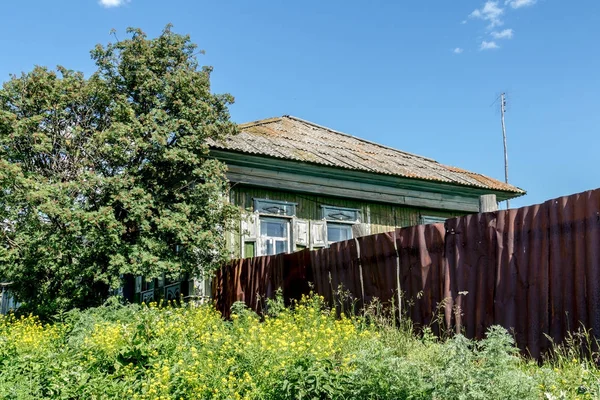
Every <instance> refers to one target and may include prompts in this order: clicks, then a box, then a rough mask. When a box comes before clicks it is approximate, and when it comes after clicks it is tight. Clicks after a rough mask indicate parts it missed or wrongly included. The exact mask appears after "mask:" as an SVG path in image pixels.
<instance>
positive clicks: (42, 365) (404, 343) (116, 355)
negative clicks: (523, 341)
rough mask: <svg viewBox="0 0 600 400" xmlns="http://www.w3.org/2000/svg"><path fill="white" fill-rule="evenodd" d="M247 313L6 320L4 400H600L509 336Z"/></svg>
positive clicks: (583, 380)
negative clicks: (523, 352) (475, 337)
mask: <svg viewBox="0 0 600 400" xmlns="http://www.w3.org/2000/svg"><path fill="white" fill-rule="evenodd" d="M270 310H271V311H270V315H269V316H267V317H266V318H265V319H264V320H260V319H259V318H258V317H257V316H256V315H255V314H254V313H252V312H250V311H248V310H246V309H244V307H236V310H235V313H234V315H233V318H232V321H224V320H223V319H221V318H220V315H219V314H218V313H217V312H215V311H214V310H213V309H212V308H211V307H210V306H199V307H192V306H184V307H170V306H163V307H158V306H156V305H150V306H144V305H142V306H136V305H133V306H131V305H130V306H122V305H119V304H118V303H117V302H116V301H113V302H110V303H109V304H107V305H106V306H104V307H100V308H96V309H91V310H87V311H84V312H71V313H69V314H65V315H62V316H60V317H59V318H57V321H56V322H55V323H52V324H41V323H40V322H39V321H38V320H37V319H36V318H35V317H24V318H22V317H18V318H17V317H10V316H9V317H3V318H2V319H1V320H0V360H1V363H2V365H1V370H0V398H2V399H39V398H56V399H101V398H120V399H130V398H132V399H571V398H581V399H593V398H600V371H599V370H598V369H597V368H596V367H595V366H594V363H593V360H592V358H593V357H587V358H582V357H581V356H580V355H579V353H578V351H576V349H577V348H578V346H574V345H573V346H569V347H557V348H556V349H555V354H554V356H553V357H552V359H549V360H547V361H546V362H545V363H544V364H543V365H541V366H540V365H538V364H537V363H535V362H532V361H528V360H526V359H523V358H521V357H520V356H519V355H518V352H517V350H516V349H515V347H514V344H513V340H512V338H511V336H509V335H508V334H507V333H506V332H505V331H504V330H503V329H502V328H498V327H494V328H492V329H490V331H489V332H488V334H487V338H486V339H485V340H483V341H480V342H478V343H475V342H472V341H469V340H467V339H465V338H464V337H462V336H455V337H453V338H450V339H447V340H444V341H440V340H438V339H436V338H435V337H433V336H432V335H429V334H427V333H426V334H425V335H422V336H418V337H417V336H415V335H414V334H413V333H412V332H411V330H410V329H409V327H402V328H397V327H392V326H390V324H389V323H388V321H389V320H386V319H385V318H342V319H336V318H335V317H334V316H333V315H332V313H331V312H329V311H328V310H327V308H325V307H324V306H323V304H322V300H321V299H320V298H319V297H317V296H313V297H309V298H306V299H304V300H303V301H302V302H300V303H299V304H297V305H296V306H295V307H294V308H293V309H286V308H283V307H282V306H281V304H280V303H277V302H274V303H271V307H270Z"/></svg>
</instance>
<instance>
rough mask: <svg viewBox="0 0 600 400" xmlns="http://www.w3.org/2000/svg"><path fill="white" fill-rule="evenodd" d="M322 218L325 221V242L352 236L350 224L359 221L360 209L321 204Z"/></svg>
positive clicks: (337, 240)
mask: <svg viewBox="0 0 600 400" xmlns="http://www.w3.org/2000/svg"><path fill="white" fill-rule="evenodd" d="M321 209H322V211H323V219H324V220H325V221H327V243H329V244H331V243H335V242H341V241H344V240H350V239H352V238H353V234H352V226H353V225H355V224H358V223H360V211H359V210H357V209H354V208H342V207H332V206H321Z"/></svg>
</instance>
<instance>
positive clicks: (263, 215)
mask: <svg viewBox="0 0 600 400" xmlns="http://www.w3.org/2000/svg"><path fill="white" fill-rule="evenodd" d="M252 200H253V202H254V214H255V215H256V214H258V217H257V218H256V221H257V227H256V230H257V234H256V239H257V240H256V243H255V252H256V255H257V256H263V255H266V254H263V244H265V241H267V240H273V241H274V242H273V248H274V249H275V248H276V244H275V241H281V239H282V238H278V237H272V238H271V237H269V236H266V235H263V234H262V232H261V222H262V221H264V220H268V219H271V220H277V221H281V222H285V224H286V232H287V237H286V238H285V243H286V251H285V253H290V252H291V251H292V250H293V247H294V246H293V244H294V242H293V240H292V239H293V238H292V235H293V232H292V231H293V229H294V226H293V224H292V222H293V219H294V218H295V216H296V206H297V205H298V203H292V202H289V201H280V200H271V199H259V198H254V199H252ZM265 248H266V246H265Z"/></svg>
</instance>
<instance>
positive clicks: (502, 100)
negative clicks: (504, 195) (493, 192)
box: [500, 93, 510, 210]
mask: <svg viewBox="0 0 600 400" xmlns="http://www.w3.org/2000/svg"><path fill="white" fill-rule="evenodd" d="M505 111H506V98H505V93H502V94H501V95H500V114H501V116H502V139H503V140H504V181H505V182H506V183H508V151H507V150H506V127H505V126H504V112H505ZM509 208H510V201H509V200H506V209H507V210H508V209H509Z"/></svg>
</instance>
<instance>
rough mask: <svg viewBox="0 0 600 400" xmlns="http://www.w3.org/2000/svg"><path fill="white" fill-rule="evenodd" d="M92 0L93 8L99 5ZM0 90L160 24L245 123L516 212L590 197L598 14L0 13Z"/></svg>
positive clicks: (516, 6) (362, 7) (336, 5)
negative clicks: (396, 155) (440, 171)
mask: <svg viewBox="0 0 600 400" xmlns="http://www.w3.org/2000/svg"><path fill="white" fill-rule="evenodd" d="M102 2H103V3H104V4H102ZM1 7H2V14H3V15H4V16H5V18H4V19H3V23H2V25H0V33H1V35H0V54H1V55H2V57H1V58H2V62H0V80H1V81H5V80H7V79H8V77H9V74H10V73H20V72H22V71H28V70H30V69H31V68H32V67H33V66H34V65H36V64H37V65H45V66H49V67H52V68H54V67H55V66H56V65H57V64H60V65H64V66H66V67H68V68H71V69H75V70H81V71H83V72H85V73H86V74H89V73H91V72H92V71H93V69H94V65H93V63H92V62H91V60H90V57H89V50H90V49H91V48H92V47H93V46H94V45H95V44H97V43H107V42H108V41H111V40H113V38H112V37H111V36H110V35H109V32H110V30H111V29H112V28H115V29H116V30H117V36H121V37H124V36H126V35H125V28H126V27H128V26H134V27H140V28H142V29H143V30H144V31H146V32H147V33H148V34H149V35H151V36H155V35H157V34H159V33H160V31H161V30H162V28H163V27H164V26H165V25H166V24H167V23H169V22H170V23H173V24H174V30H175V31H176V32H179V33H189V34H190V35H191V36H192V40H193V41H194V42H195V43H197V44H198V45H199V47H200V48H202V49H204V50H206V55H205V56H201V58H200V62H201V63H202V64H204V65H212V66H213V67H214V73H213V76H212V78H213V79H212V82H213V89H214V91H215V92H229V93H231V94H233V95H234V96H235V98H236V103H235V104H234V105H233V106H232V107H231V114H232V117H233V119H234V120H235V121H236V122H246V121H251V120H257V119H262V118H267V117H272V116H279V115H284V114H291V115H295V116H298V117H301V118H304V119H307V120H310V121H313V122H316V123H318V124H321V125H326V126H329V127H331V128H334V129H337V130H340V131H343V132H347V133H351V134H353V135H356V136H360V137H363V138H365V139H369V140H372V141H375V142H379V143H382V144H386V145H389V146H392V147H395V148H398V149H402V150H406V151H409V152H413V153H417V154H421V155H424V156H428V157H431V158H434V159H436V160H438V161H440V162H442V163H444V164H448V165H455V166H458V167H461V168H465V169H468V170H472V171H476V172H480V173H483V174H486V175H489V176H492V177H495V178H498V179H503V178H504V166H503V154H502V134H501V129H500V111H499V104H498V103H495V104H493V103H494V101H495V100H496V99H497V97H498V95H499V94H500V93H501V92H503V91H505V92H506V93H507V100H508V105H507V113H506V126H507V134H508V148H509V165H510V171H509V177H510V181H511V183H513V184H515V185H517V186H519V187H522V188H524V189H526V190H527V191H528V195H527V196H526V197H523V198H521V199H518V200H516V201H513V202H512V203H511V206H522V205H527V204H533V203H538V202H542V201H544V200H546V199H549V198H553V197H558V196H561V195H567V194H571V193H574V192H579V191H584V190H588V189H593V188H596V187H599V186H600V184H599V182H600V174H599V173H598V171H597V168H596V164H595V163H596V161H597V160H598V159H599V158H600V156H599V149H600V129H599V128H600V95H599V94H598V93H600V43H599V42H600V2H598V1H596V0H579V1H576V2H575V1H573V2H567V1H564V0H562V1H559V0H537V1H534V0H512V1H506V0H498V1H487V2H486V1H467V0H463V1H442V0H438V1H418V2H404V1H391V0H388V1H377V0H376V1H372V2H366V1H351V0H345V1H341V0H328V1H316V0H306V1H296V2H291V1H281V0H280V1H259V0H255V1H248V0H227V1H223V0H218V1H217V0H213V1H191V0H187V1H184V0H170V1H164V0H163V1H159V0H130V1H122V0H101V1H99V0H57V1H41V0H38V1H36V2H12V1H11V2H3V4H2V6H1Z"/></svg>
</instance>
